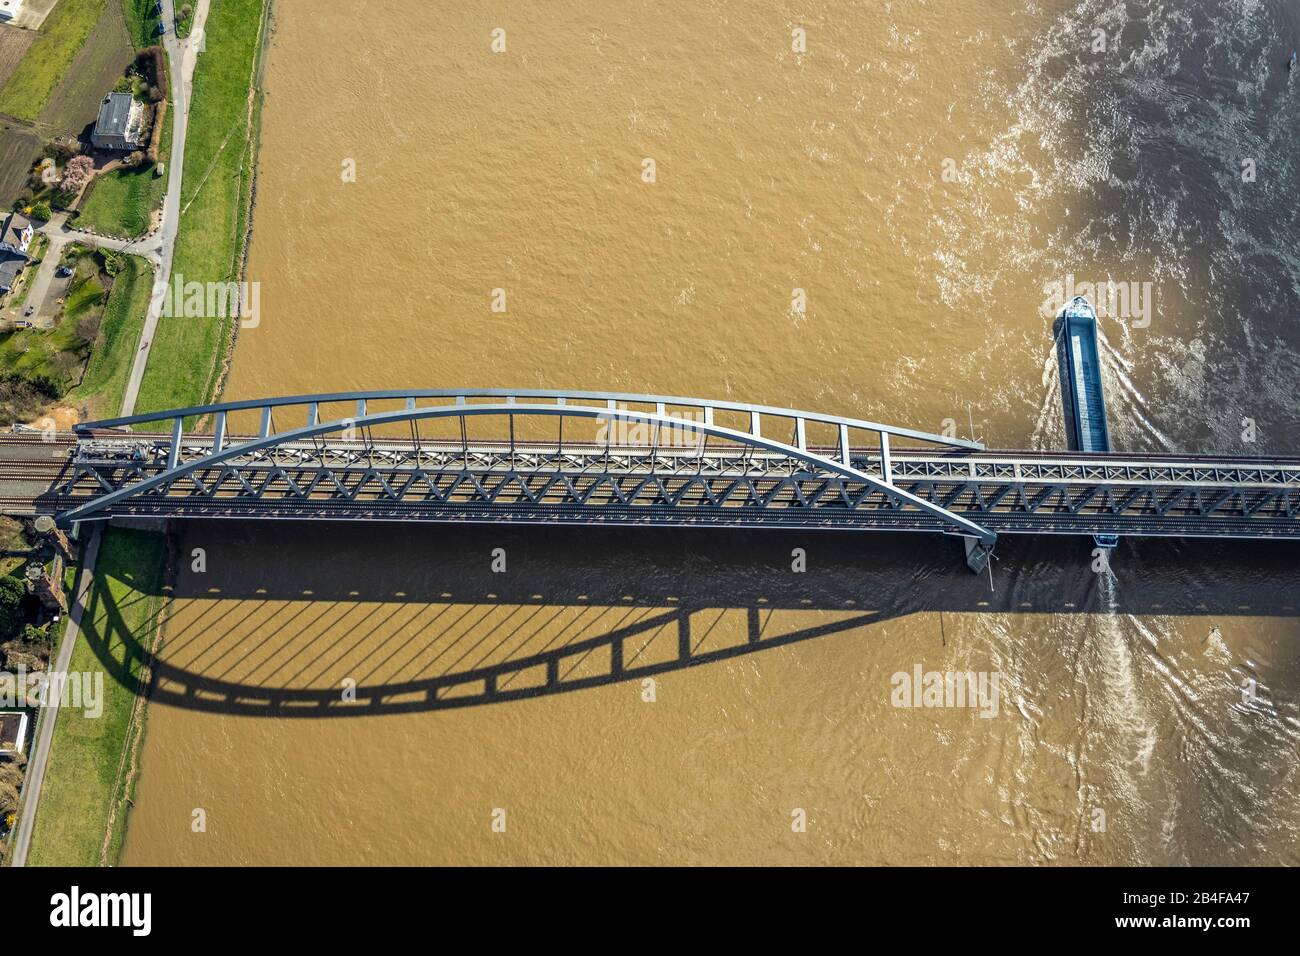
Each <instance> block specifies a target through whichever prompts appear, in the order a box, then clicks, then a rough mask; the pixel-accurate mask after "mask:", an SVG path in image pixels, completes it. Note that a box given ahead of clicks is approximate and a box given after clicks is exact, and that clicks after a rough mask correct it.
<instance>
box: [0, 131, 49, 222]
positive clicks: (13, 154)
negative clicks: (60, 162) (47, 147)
mask: <svg viewBox="0 0 1300 956" xmlns="http://www.w3.org/2000/svg"><path fill="white" fill-rule="evenodd" d="M40 151H41V138H40V137H39V136H37V135H36V133H35V131H33V130H32V129H31V128H30V127H27V126H12V127H10V128H8V129H6V130H4V131H2V132H0V206H2V207H4V208H5V209H8V208H9V206H10V205H12V203H13V201H14V200H15V199H17V198H18V194H19V193H20V192H22V190H23V186H24V184H26V182H27V173H28V172H29V171H30V170H31V168H32V164H33V163H34V162H35V161H36V158H37V156H38V155H39V153H40Z"/></svg>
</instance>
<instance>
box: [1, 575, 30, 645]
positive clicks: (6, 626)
mask: <svg viewBox="0 0 1300 956" xmlns="http://www.w3.org/2000/svg"><path fill="white" fill-rule="evenodd" d="M26 597H27V585H26V584H25V583H24V582H22V581H20V580H18V578H16V577H14V576H13V575H12V574H6V575H5V576H4V577H2V578H0V640H9V639H10V638H12V637H17V636H18V635H19V634H21V633H22V631H23V625H24V624H25V623H26V617H27V615H25V614H24V613H23V599H24V598H26Z"/></svg>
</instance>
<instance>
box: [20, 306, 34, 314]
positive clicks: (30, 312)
mask: <svg viewBox="0 0 1300 956" xmlns="http://www.w3.org/2000/svg"><path fill="white" fill-rule="evenodd" d="M35 311H36V306H34V305H29V306H28V307H27V308H25V309H23V315H31V314H32V313H33V312H35Z"/></svg>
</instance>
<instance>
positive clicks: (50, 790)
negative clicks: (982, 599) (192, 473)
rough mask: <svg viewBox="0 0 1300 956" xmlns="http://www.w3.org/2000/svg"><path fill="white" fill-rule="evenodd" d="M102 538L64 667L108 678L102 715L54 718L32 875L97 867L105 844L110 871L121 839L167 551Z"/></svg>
mask: <svg viewBox="0 0 1300 956" xmlns="http://www.w3.org/2000/svg"><path fill="white" fill-rule="evenodd" d="M104 534H105V536H104V540H103V542H102V544H101V546H100V550H99V560H98V562H97V566H96V568H95V580H94V585H93V587H92V588H91V592H90V597H89V606H88V607H87V608H86V610H85V613H84V614H83V615H82V622H81V624H82V629H81V633H80V634H79V635H78V637H77V643H76V646H75V647H74V648H73V652H72V661H71V664H70V666H69V670H70V671H72V672H87V673H92V672H96V671H98V672H102V673H104V712H103V714H102V715H101V716H100V717H99V718H97V719H91V718H89V717H87V716H85V715H84V714H83V713H82V712H81V711H80V710H73V709H70V708H60V710H59V715H58V722H57V723H56V724H55V726H54V739H53V742H52V744H51V750H50V764H49V769H48V772H47V773H46V776H45V789H44V792H43V793H42V795H41V805H40V812H39V814H38V815H37V818H36V829H35V832H34V833H33V835H32V847H31V851H30V853H29V855H28V865H30V866H98V865H100V862H101V858H102V855H104V847H105V843H106V842H107V844H108V850H107V854H106V855H105V856H106V860H105V862H107V863H109V864H112V863H115V862H116V860H117V855H118V852H119V851H120V849H121V845H122V839H123V837H124V836H125V832H126V825H125V824H126V802H127V801H128V800H129V799H130V797H131V794H132V790H133V775H132V774H131V773H130V772H129V766H130V755H131V751H132V749H133V744H134V741H135V740H136V738H138V736H139V734H140V733H141V730H142V722H143V711H142V709H137V707H136V702H137V700H138V691H139V678H140V668H141V652H140V647H141V645H143V646H145V647H151V646H152V643H153V634H154V630H155V624H156V621H157V618H158V613H159V609H160V608H161V605H162V598H161V593H162V580H163V574H164V567H163V563H164V559H165V547H166V546H165V541H164V538H163V536H162V535H158V534H150V533H147V532H141V531H124V530H122V529H111V530H109V531H107V532H105V533H104ZM110 820H111V821H112V834H111V836H108V835H109V826H110ZM106 836H108V839H107V841H106Z"/></svg>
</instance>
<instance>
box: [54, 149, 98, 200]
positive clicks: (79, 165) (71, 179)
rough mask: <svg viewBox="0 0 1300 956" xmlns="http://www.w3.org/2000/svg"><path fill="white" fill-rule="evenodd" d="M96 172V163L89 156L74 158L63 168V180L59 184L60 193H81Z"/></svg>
mask: <svg viewBox="0 0 1300 956" xmlns="http://www.w3.org/2000/svg"><path fill="white" fill-rule="evenodd" d="M94 171H95V161H94V160H93V159H91V158H90V157H89V156H73V157H72V158H71V159H70V160H68V164H67V165H66V166H64V167H63V179H62V180H61V181H60V182H59V192H63V193H77V192H80V191H81V189H82V187H83V186H85V185H86V183H88V182H90V177H91V175H92V174H93V173H94Z"/></svg>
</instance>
